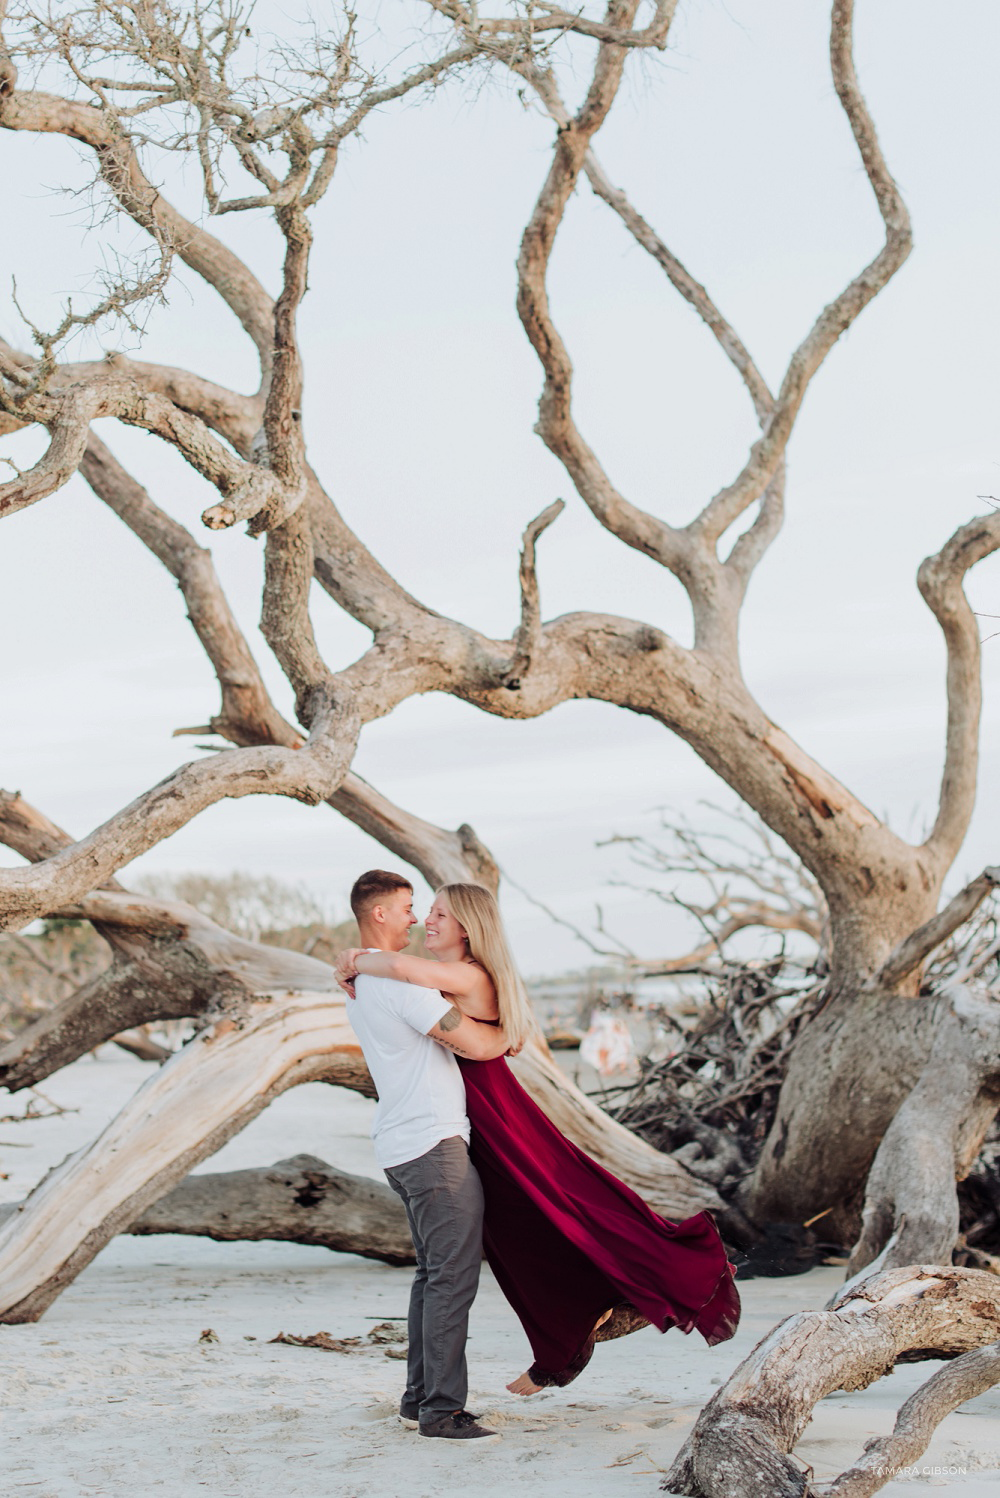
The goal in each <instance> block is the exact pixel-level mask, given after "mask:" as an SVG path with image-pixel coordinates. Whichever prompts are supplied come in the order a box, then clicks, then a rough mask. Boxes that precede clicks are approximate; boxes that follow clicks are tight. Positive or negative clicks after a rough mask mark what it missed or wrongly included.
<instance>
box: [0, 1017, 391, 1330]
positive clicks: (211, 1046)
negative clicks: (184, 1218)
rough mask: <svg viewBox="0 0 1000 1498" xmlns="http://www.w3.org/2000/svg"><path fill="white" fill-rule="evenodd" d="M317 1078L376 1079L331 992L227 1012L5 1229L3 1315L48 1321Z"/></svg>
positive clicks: (345, 1082)
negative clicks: (77, 1285)
mask: <svg viewBox="0 0 1000 1498" xmlns="http://www.w3.org/2000/svg"><path fill="white" fill-rule="evenodd" d="M311 1081H330V1082H336V1083H338V1084H339V1085H340V1086H347V1087H356V1088H359V1089H360V1088H364V1087H367V1086H368V1085H369V1078H368V1072H367V1068H366V1067H365V1064H364V1058H363V1057H362V1055H361V1050H360V1047H359V1046H358V1044H357V1042H356V1040H355V1037H354V1033H353V1031H352V1030H351V1029H350V1027H349V1025H348V1024H347V1021H346V1019H345V1017H344V1011H343V1006H342V1005H340V1004H337V1003H335V1002H334V1001H332V1000H331V998H330V995H329V994H326V993H318V994H317V993H301V992H300V993H295V992H285V993H281V994H274V995H262V996H259V997H255V998H254V999H253V1000H252V1001H245V1002H243V1003H242V1004H241V1005H240V1006H238V1007H237V1006H233V1007H231V1008H230V1009H229V1011H228V1012H226V1013H223V1014H221V1015H220V1016H219V1017H218V1018H217V1019H216V1020H214V1022H212V1023H211V1024H209V1025H208V1026H206V1028H205V1029H203V1030H202V1031H201V1032H200V1033H199V1034H198V1035H196V1036H195V1037H194V1038H193V1039H192V1040H191V1041H189V1042H188V1044H187V1045H186V1046H185V1047H184V1049H183V1050H182V1051H180V1052H178V1054H177V1055H176V1056H174V1057H173V1059H172V1060H171V1061H168V1062H167V1063H166V1065H165V1066H163V1067H161V1068H160V1070H159V1071H157V1072H156V1073H155V1074H154V1075H153V1076H151V1077H150V1078H149V1080H148V1081H147V1082H146V1083H145V1085H144V1086H142V1087H140V1088H139V1090H138V1092H137V1093H136V1094H135V1096H134V1097H133V1098H131V1099H130V1101H129V1102H128V1103H127V1104H126V1105H125V1107H124V1108H123V1109H122V1110H121V1112H120V1113H119V1114H118V1115H117V1117H115V1118H114V1119H113V1120H112V1121H111V1123H110V1124H108V1126H107V1128H106V1129H105V1130H104V1131H103V1133H102V1134H100V1135H99V1137H98V1138H97V1139H96V1140H95V1141H94V1143H93V1144H91V1145H90V1146H89V1147H88V1148H87V1149H84V1150H80V1151H79V1152H78V1153H77V1154H75V1155H71V1156H70V1158H69V1159H68V1160H66V1161H65V1162H64V1163H63V1164H62V1165H61V1166H59V1167H58V1169H56V1170H53V1171H51V1172H50V1173H49V1175H47V1176H46V1177H45V1179H44V1180H43V1181H42V1182H41V1184H40V1185H39V1186H37V1187H36V1188H35V1190H34V1191H33V1192H32V1193H31V1195H30V1196H29V1197H28V1198H27V1200H26V1201H25V1202H23V1203H22V1204H21V1207H20V1210H19V1211H18V1212H17V1214H16V1215H15V1216H13V1217H12V1218H10V1219H9V1220H8V1221H7V1222H6V1223H5V1224H4V1226H3V1227H2V1228H0V1322H21V1321H37V1320H38V1318H39V1316H41V1315H42V1313H43V1312H44V1311H45V1310H46V1309H47V1308H48V1306H50V1305H51V1304H52V1302H53V1300H55V1298H56V1297H57V1296H58V1295H59V1294H60V1292H61V1291H62V1290H64V1289H65V1288H66V1286H67V1285H68V1284H70V1283H71V1282H72V1281H73V1280H74V1279H75V1278H76V1276H77V1275H78V1274H79V1273H80V1271H81V1270H82V1269H84V1268H85V1267H86V1266H87V1265H88V1264H89V1263H90V1262H91V1260H92V1259H93V1258H94V1257H95V1255H96V1254H98V1253H99V1252H100V1250H101V1249H102V1248H103V1247H104V1246H105V1244H106V1243H108V1242H109V1240H110V1239H111V1238H113V1237H114V1236H115V1234H116V1233H121V1232H125V1231H127V1230H128V1228H130V1227H131V1225H132V1224H133V1223H134V1222H135V1221H136V1219H137V1218H139V1217H141V1216H142V1214H143V1213H144V1212H145V1211H146V1210H147V1208H148V1207H150V1206H151V1205H152V1204H153V1202H155V1201H156V1200H157V1199H158V1198H159V1197H161V1196H163V1195H164V1194H165V1193H166V1192H167V1191H169V1190H170V1188H171V1187H173V1186H175V1185H177V1184H178V1183H179V1182H180V1181H181V1180H182V1179H183V1178H184V1177H185V1176H186V1175H187V1174H188V1173H189V1172H190V1171H191V1169H192V1168H193V1167H194V1166H195V1165H197V1164H199V1163H200V1162H201V1161H202V1160H204V1159H206V1158H207V1157H208V1156H209V1155H213V1154H214V1153H215V1151H216V1150H218V1149H220V1148H221V1147H222V1145H223V1144H225V1142H226V1140H227V1139H230V1138H231V1137H232V1136H233V1135H234V1134H236V1133H238V1132H239V1130H240V1129H242V1128H244V1127H245V1126H246V1124H248V1123H249V1122H250V1120H251V1119H253V1118H255V1117H256V1116H257V1114H258V1113H260V1112H261V1111H262V1110H263V1109H264V1108H266V1107H267V1105H268V1103H270V1102H272V1101H273V1099H274V1098H275V1097H277V1096H278V1095H279V1094H280V1093H281V1092H284V1091H285V1090H286V1089H287V1088H289V1087H294V1086H296V1085H298V1084H299V1083H302V1082H311Z"/></svg>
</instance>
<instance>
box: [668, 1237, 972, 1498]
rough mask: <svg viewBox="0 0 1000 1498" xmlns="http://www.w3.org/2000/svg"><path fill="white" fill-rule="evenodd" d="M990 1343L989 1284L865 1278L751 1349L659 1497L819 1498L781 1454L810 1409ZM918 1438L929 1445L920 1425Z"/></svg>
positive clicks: (920, 1270) (963, 1279)
mask: <svg viewBox="0 0 1000 1498" xmlns="http://www.w3.org/2000/svg"><path fill="white" fill-rule="evenodd" d="M998 1334H1000V1280H998V1279H997V1277H996V1276H995V1275H991V1274H986V1273H984V1272H983V1271H982V1270H978V1269H956V1268H938V1267H935V1266H933V1265H910V1266H908V1267H907V1268H905V1269H894V1270H890V1271H889V1272H888V1273H880V1274H877V1275H872V1276H871V1277H869V1278H868V1279H866V1280H864V1281H862V1283H860V1284H858V1285H854V1286H850V1287H848V1289H847V1291H846V1292H845V1293H844V1294H842V1295H841V1296H840V1297H839V1298H838V1299H837V1300H836V1301H835V1302H834V1303H833V1305H832V1307H831V1308H830V1309H828V1310H824V1311H800V1312H799V1313H798V1314H797V1315H795V1316H789V1317H788V1318H787V1319H786V1320H785V1321H782V1322H781V1323H780V1325H779V1326H777V1327H775V1329H774V1330H773V1331H772V1332H770V1333H769V1334H768V1335H767V1336H766V1337H764V1338H763V1340H762V1341H761V1342H759V1343H758V1344H757V1346H756V1347H755V1348H754V1350H753V1351H752V1352H751V1353H750V1356H749V1357H747V1358H745V1359H744V1361H743V1362H742V1363H741V1364H740V1366H739V1368H737V1370H736V1372H735V1373H734V1374H733V1375H732V1377H731V1378H730V1379H729V1380H728V1382H727V1383H726V1384H725V1385H724V1386H723V1387H722V1388H721V1389H720V1390H719V1391H718V1393H717V1394H716V1395H715V1396H714V1397H713V1398H712V1400H711V1401H710V1402H709V1403H708V1404H707V1405H706V1406H705V1408H704V1410H702V1412H701V1414H700V1415H699V1417H698V1420H697V1422H696V1424H695V1427H694V1429H693V1431H692V1432H691V1434H690V1436H689V1437H688V1439H687V1440H686V1441H685V1443H684V1445H683V1447H682V1448H681V1450H680V1452H679V1453H678V1456H677V1458H676V1460H675V1461H674V1463H673V1465H672V1466H671V1468H670V1470H669V1472H668V1473H667V1475H666V1477H665V1478H664V1480H663V1487H664V1489H665V1490H666V1491H667V1492H669V1493H675V1494H683V1495H686V1498H764V1495H766V1498H810V1495H813V1494H815V1493H817V1491H818V1490H817V1489H814V1488H813V1487H811V1486H810V1485H808V1484H807V1482H806V1477H805V1474H804V1472H803V1471H802V1469H801V1466H798V1465H796V1463H795V1462H794V1461H793V1460H792V1457H791V1455H790V1453H791V1452H792V1451H793V1449H794V1446H795V1443H796V1441H797V1440H798V1438H799V1436H800V1435H801V1434H802V1431H803V1430H804V1429H805V1427H806V1425H807V1424H808V1422H809V1419H810V1417H811V1415H812V1411H813V1409H814V1407H815V1405H816V1404H817V1403H818V1401H819V1400H820V1399H822V1398H824V1397H825V1396H826V1395H827V1394H830V1393H832V1392H833V1390H835V1389H846V1390H855V1389H864V1388H867V1387H868V1385H869V1384H871V1383H874V1382H875V1381H876V1380H877V1379H879V1378H882V1377H883V1376H884V1375H885V1374H886V1373H889V1372H890V1371H891V1369H892V1368H893V1367H894V1366H895V1365H896V1363H899V1362H919V1361H921V1360H925V1359H935V1358H957V1357H961V1356H962V1354H965V1353H969V1352H971V1351H972V1350H974V1349H977V1348H982V1347H984V1346H986V1345H987V1344H988V1343H992V1342H995V1341H996V1340H997V1337H998ZM932 1382H933V1381H932ZM938 1387H940V1386H938ZM911 1403H912V1402H911ZM946 1403H947V1400H946V1399H945V1400H940V1399H937V1398H936V1397H935V1395H934V1393H932V1394H931V1395H930V1396H929V1398H928V1400H927V1403H926V1410H927V1411H929V1412H933V1411H935V1410H940V1414H939V1415H938V1418H941V1416H942V1415H943V1414H945V1413H947V1410H946V1409H945V1408H944V1405H945V1404H946ZM918 1426H919V1428H920V1429H921V1430H922V1431H924V1432H925V1433H926V1434H927V1435H928V1436H929V1434H930V1430H929V1429H928V1426H927V1422H926V1421H924V1422H923V1424H920V1422H914V1430H916V1429H917V1428H918ZM872 1465H873V1466H874V1465H876V1464H874V1463H873V1464H872ZM889 1475H890V1474H889V1473H888V1472H885V1473H884V1475H882V1477H881V1479H880V1480H879V1481H878V1482H877V1483H876V1486H875V1487H869V1488H868V1489H866V1490H865V1491H867V1492H875V1491H876V1488H877V1487H881V1486H882V1485H883V1484H884V1483H886V1482H888V1481H889ZM848 1491H849V1490H848Z"/></svg>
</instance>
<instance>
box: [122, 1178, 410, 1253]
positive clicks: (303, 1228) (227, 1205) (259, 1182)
mask: <svg viewBox="0 0 1000 1498" xmlns="http://www.w3.org/2000/svg"><path fill="white" fill-rule="evenodd" d="M128 1231H129V1232H130V1233H134V1234H136V1235H138V1236H144V1235H145V1234H148V1233H192V1234H196V1235H198V1236H200V1237H204V1238H215V1239H218V1240H219V1241H220V1242H223V1243H229V1242H234V1241H236V1240H238V1239H251V1240H258V1239H262V1238H268V1239H270V1238H275V1239H280V1240H282V1241H285V1242H290V1243H312V1244H315V1245H317V1246H318V1247H320V1248H330V1249H336V1250H337V1251H338V1252H340V1253H349V1254H360V1255H361V1257H362V1258H366V1259H381V1260H382V1261H383V1263H386V1264H412V1263H414V1261H415V1255H414V1252H413V1241H412V1239H411V1237H410V1230H409V1227H408V1225H407V1221H406V1212H405V1210H404V1208H403V1204H402V1202H401V1201H400V1199H399V1197H398V1196H397V1195H396V1193H395V1192H394V1191H392V1190H391V1189H390V1188H389V1187H388V1186H386V1185H383V1184H382V1183H381V1182H380V1181H372V1180H369V1179H368V1178H367V1177H365V1176H354V1175H348V1174H347V1172H346V1171H343V1170H338V1169H337V1168H336V1166H334V1165H327V1164H326V1162H325V1161H324V1160H320V1159H318V1158H317V1157H316V1156H315V1155H293V1156H292V1158H291V1159H290V1160H279V1161H278V1162H277V1164H276V1165H270V1166H261V1167H258V1168H257V1169H254V1170H230V1171H223V1172H220V1173H218V1174H216V1173H211V1174H204V1175H190V1176H188V1177H187V1179H186V1180H184V1181H182V1182H181V1183H180V1185H179V1186H175V1187H174V1189H173V1190H172V1191H168V1192H167V1194H166V1196H163V1197H161V1198H160V1200H159V1201H158V1202H154V1204H153V1205H152V1206H151V1207H148V1208H147V1210H146V1211H145V1212H144V1213H143V1214H142V1216H141V1217H140V1218H138V1219H137V1221H135V1222H133V1224H132V1226H131V1227H130V1228H129V1229H128Z"/></svg>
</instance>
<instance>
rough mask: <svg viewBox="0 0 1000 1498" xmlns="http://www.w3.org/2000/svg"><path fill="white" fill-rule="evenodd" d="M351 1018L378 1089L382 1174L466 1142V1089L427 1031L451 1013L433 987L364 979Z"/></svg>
mask: <svg viewBox="0 0 1000 1498" xmlns="http://www.w3.org/2000/svg"><path fill="white" fill-rule="evenodd" d="M354 988H355V992H356V994H357V995H358V997H357V998H356V999H351V998H348V1000H347V1018H348V1019H349V1020H350V1022H351V1027H352V1028H353V1030H354V1033H355V1034H356V1035H357V1037H358V1039H359V1040H360V1042H361V1049H362V1050H363V1051H364V1053H365V1060H366V1061H367V1062H368V1070H369V1071H370V1072H371V1074H372V1080H373V1081H374V1083H375V1086H376V1088H377V1090H378V1107H377V1108H376V1110H375V1122H374V1124H373V1125H372V1139H373V1140H374V1143H375V1158H376V1159H377V1160H378V1163H379V1164H380V1165H381V1167H382V1169H383V1170H386V1169H388V1168H390V1167H391V1166H393V1165H405V1164H406V1162H407V1161H408V1160H416V1159H417V1158H418V1157H419V1156H420V1155H426V1153H427V1151H428V1150H431V1149H433V1148H434V1146H435V1145H436V1144H440V1142H441V1140H442V1139H449V1138H452V1137H453V1136H455V1135H456V1134H457V1135H459V1136H460V1137H461V1138H462V1139H464V1140H465V1142H466V1144H468V1142H469V1120H468V1117H467V1115H466V1112H465V1083H464V1082H463V1081H462V1073H461V1072H460V1070H459V1068H458V1062H457V1061H456V1060H455V1057H454V1056H453V1055H452V1053H451V1051H449V1050H446V1049H445V1047H444V1046H440V1045H438V1043H437V1041H436V1040H431V1039H430V1037H429V1036H428V1034H427V1032H428V1030H430V1029H431V1028H432V1027H433V1026H434V1025H436V1024H437V1022H438V1020H440V1019H442V1018H443V1017H444V1015H446V1014H447V1013H448V1010H449V1009H450V1008H451V1007H452V1006H451V1003H450V1002H449V1000H448V999H444V998H442V997H441V995H440V994H439V993H438V991H437V989H435V988H419V987H418V986H417V985H416V984H415V983H400V982H398V981H397V980H396V979H395V978H373V977H371V976H370V975H369V974H366V973H359V974H358V976H357V978H355V980H354Z"/></svg>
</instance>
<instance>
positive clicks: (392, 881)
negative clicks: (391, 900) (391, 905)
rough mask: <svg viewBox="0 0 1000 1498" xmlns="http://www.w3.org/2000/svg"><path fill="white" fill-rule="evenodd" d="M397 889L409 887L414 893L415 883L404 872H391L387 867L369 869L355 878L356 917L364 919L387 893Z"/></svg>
mask: <svg viewBox="0 0 1000 1498" xmlns="http://www.w3.org/2000/svg"><path fill="white" fill-rule="evenodd" d="M397 889H408V890H409V891H410V894H411V895H412V894H413V885H412V884H411V883H410V881H409V879H404V878H403V876H402V874H390V873H389V872H388V870H386V869H369V870H368V872H367V874H362V875H361V878H360V879H355V881H354V888H353V889H352V890H351V909H352V910H353V911H354V919H355V920H356V921H361V920H363V919H364V917H365V916H366V915H367V914H368V913H369V911H370V910H371V909H372V908H373V907H374V906H375V905H378V904H379V903H380V901H382V900H384V899H385V897H386V895H393V894H395V893H396V890H397Z"/></svg>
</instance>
